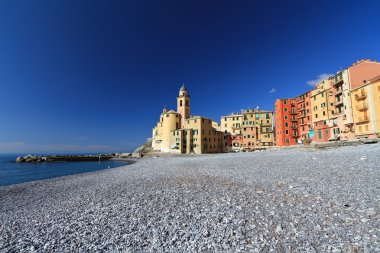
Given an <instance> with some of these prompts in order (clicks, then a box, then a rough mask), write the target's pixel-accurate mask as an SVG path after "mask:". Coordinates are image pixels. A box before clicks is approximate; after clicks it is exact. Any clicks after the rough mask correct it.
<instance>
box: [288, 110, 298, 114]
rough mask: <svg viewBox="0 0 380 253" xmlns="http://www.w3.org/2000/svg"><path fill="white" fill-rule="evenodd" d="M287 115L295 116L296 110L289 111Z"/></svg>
mask: <svg viewBox="0 0 380 253" xmlns="http://www.w3.org/2000/svg"><path fill="white" fill-rule="evenodd" d="M289 114H297V112H296V110H294V111H293V110H291V111H290V112H289Z"/></svg>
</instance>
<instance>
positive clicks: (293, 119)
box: [290, 118, 298, 122]
mask: <svg viewBox="0 0 380 253" xmlns="http://www.w3.org/2000/svg"><path fill="white" fill-rule="evenodd" d="M290 121H293V122H298V120H297V119H296V118H290Z"/></svg>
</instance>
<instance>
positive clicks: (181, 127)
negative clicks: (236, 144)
mask: <svg viewBox="0 0 380 253" xmlns="http://www.w3.org/2000/svg"><path fill="white" fill-rule="evenodd" d="M152 136H153V138H152V148H153V150H155V151H160V152H170V153H180V154H185V153H186V154H189V153H195V154H203V153H220V152H224V151H226V150H227V147H228V145H227V144H228V143H227V142H226V141H225V140H226V136H227V135H225V134H224V133H223V132H221V131H220V126H219V124H218V123H217V122H215V121H212V120H211V119H208V118H205V117H200V116H190V96H189V94H188V92H187V90H186V88H185V87H184V86H182V87H181V89H180V91H179V95H178V97H177V112H175V111H173V110H170V111H167V110H166V108H164V110H163V112H162V114H161V116H160V121H159V122H158V123H157V124H156V127H155V128H153V134H152Z"/></svg>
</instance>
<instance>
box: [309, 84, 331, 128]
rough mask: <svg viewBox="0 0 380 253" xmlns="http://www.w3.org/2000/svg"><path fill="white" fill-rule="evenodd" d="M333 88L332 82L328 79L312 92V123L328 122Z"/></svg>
mask: <svg viewBox="0 0 380 253" xmlns="http://www.w3.org/2000/svg"><path fill="white" fill-rule="evenodd" d="M330 88H331V85H330V82H329V81H328V80H327V79H326V80H323V81H322V82H321V83H319V84H318V85H317V86H316V87H315V89H314V90H312V91H311V100H310V103H311V113H312V115H311V119H312V122H317V121H321V120H326V121H327V120H328V119H329V113H330V114H331V111H329V110H328V108H329V101H328V96H329V92H328V91H329V90H330Z"/></svg>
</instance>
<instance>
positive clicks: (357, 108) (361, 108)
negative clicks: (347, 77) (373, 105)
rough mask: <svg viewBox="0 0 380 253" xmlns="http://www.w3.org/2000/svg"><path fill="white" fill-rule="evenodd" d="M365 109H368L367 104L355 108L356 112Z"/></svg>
mask: <svg viewBox="0 0 380 253" xmlns="http://www.w3.org/2000/svg"><path fill="white" fill-rule="evenodd" d="M367 109H368V104H367V103H362V104H358V105H357V106H356V110H359V111H363V110H367Z"/></svg>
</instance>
